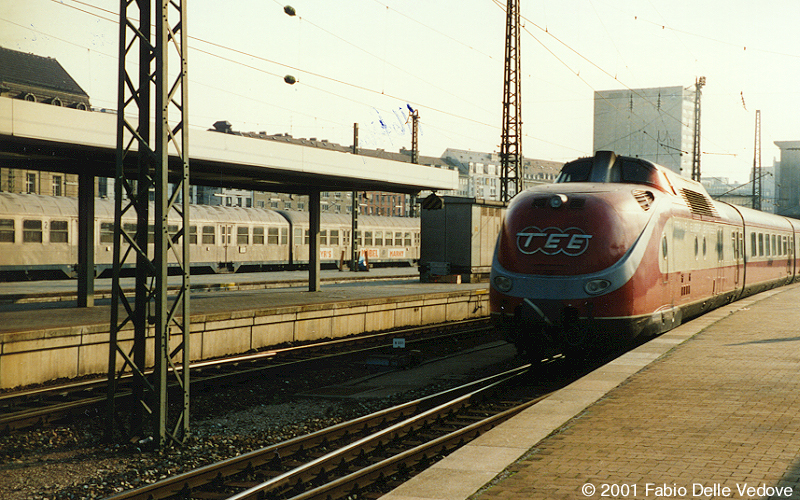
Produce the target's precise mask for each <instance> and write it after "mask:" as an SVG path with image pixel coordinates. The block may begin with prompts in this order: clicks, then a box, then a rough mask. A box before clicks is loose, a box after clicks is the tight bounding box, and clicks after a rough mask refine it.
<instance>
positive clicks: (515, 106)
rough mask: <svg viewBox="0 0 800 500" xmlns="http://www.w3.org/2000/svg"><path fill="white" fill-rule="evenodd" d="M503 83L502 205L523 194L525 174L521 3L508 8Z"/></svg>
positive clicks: (510, 3)
mask: <svg viewBox="0 0 800 500" xmlns="http://www.w3.org/2000/svg"><path fill="white" fill-rule="evenodd" d="M503 77H504V81H503V132H502V139H501V142H500V169H501V171H500V201H503V202H508V201H509V200H510V199H511V198H512V197H513V196H514V195H515V194H517V193H518V192H519V190H520V174H521V172H522V109H521V105H522V93H521V89H522V81H521V77H522V73H521V71H520V55H519V0H508V4H507V6H506V53H505V72H504V75H503Z"/></svg>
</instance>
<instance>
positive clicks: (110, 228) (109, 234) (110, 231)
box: [100, 222, 114, 243]
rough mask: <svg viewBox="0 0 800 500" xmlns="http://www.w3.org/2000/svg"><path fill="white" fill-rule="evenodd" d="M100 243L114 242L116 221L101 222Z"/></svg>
mask: <svg viewBox="0 0 800 500" xmlns="http://www.w3.org/2000/svg"><path fill="white" fill-rule="evenodd" d="M100 243H114V223H113V222H101V223H100Z"/></svg>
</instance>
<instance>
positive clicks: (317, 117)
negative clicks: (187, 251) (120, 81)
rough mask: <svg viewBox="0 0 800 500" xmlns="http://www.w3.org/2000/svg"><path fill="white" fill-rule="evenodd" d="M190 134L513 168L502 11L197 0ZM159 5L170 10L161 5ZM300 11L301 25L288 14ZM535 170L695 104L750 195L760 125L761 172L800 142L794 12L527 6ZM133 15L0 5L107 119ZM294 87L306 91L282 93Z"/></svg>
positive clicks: (704, 3)
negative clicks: (651, 104)
mask: <svg viewBox="0 0 800 500" xmlns="http://www.w3.org/2000/svg"><path fill="white" fill-rule="evenodd" d="M186 1H187V9H188V14H187V30H188V35H189V38H190V39H189V52H188V61H189V70H188V74H189V92H190V96H189V106H188V108H189V124H190V130H192V129H195V130H205V129H209V128H211V126H212V124H213V123H214V122H216V121H218V120H227V121H229V122H230V123H231V124H232V125H233V129H234V130H237V131H248V132H262V131H263V132H266V133H268V134H281V133H289V134H291V135H292V136H294V137H305V138H311V137H314V138H317V139H320V140H322V139H327V140H329V141H331V142H337V143H340V144H342V145H346V146H347V145H350V144H352V139H353V124H354V123H358V124H359V145H360V146H361V147H365V148H382V149H385V150H387V151H398V150H400V148H403V147H405V148H410V147H411V126H410V121H409V120H408V114H409V111H408V109H409V106H410V107H411V108H413V109H415V110H417V111H418V113H419V117H420V137H419V148H420V153H421V154H422V155H427V156H440V155H442V153H443V152H444V151H445V149H446V148H455V149H465V150H472V151H478V152H492V151H499V145H500V137H501V123H502V100H503V55H504V43H505V24H506V15H505V1H503V0H462V1H459V2H455V1H452V0H451V1H448V2H444V1H441V0H402V1H401V0H339V1H331V0H281V1H278V0H259V1H255V0H229V1H219V0H217V1H211V0H186ZM153 3H154V4H155V3H156V2H153ZM286 4H289V5H291V6H292V7H294V9H295V11H296V13H297V15H296V16H294V17H290V16H288V15H286V14H285V13H284V10H283V6H284V5H286ZM520 5H521V7H520V9H521V16H522V19H523V21H522V22H523V28H522V34H521V41H520V54H521V57H522V59H521V67H522V69H521V71H522V74H523V79H522V91H521V94H522V115H523V117H522V121H523V125H522V132H523V136H524V137H523V142H522V152H523V154H524V155H525V156H526V157H528V158H539V159H545V160H555V161H569V160H571V159H575V158H578V157H582V156H589V155H592V154H593V150H592V148H593V144H592V127H593V109H594V108H593V106H594V104H593V101H594V92H595V91H600V90H612V89H637V88H649V87H671V86H684V87H690V86H693V85H694V83H695V81H696V79H697V77H700V76H705V77H706V86H705V87H704V88H703V94H702V113H701V128H702V133H701V150H702V152H703V155H702V157H701V168H702V174H703V176H704V177H707V176H720V177H728V178H730V179H732V180H738V181H740V182H744V181H746V180H747V179H748V175H749V172H750V170H751V169H752V166H753V158H754V145H755V111H756V110H761V129H762V130H761V144H762V148H761V155H762V165H763V166H769V165H772V162H773V159H779V150H778V148H777V147H776V146H775V145H774V141H789V140H800V34H799V33H798V31H797V22H798V20H799V19H800V2H798V1H797V0H760V1H758V2H753V1H751V0H747V1H745V0H559V1H551V2H548V1H541V0H540V1H535V2H534V1H531V0H520ZM118 9H119V2H117V1H114V0H91V2H90V1H89V0H87V1H82V0H80V1H76V0H26V1H25V2H20V1H18V0H0V46H2V47H6V48H10V49H14V50H20V51H24V52H30V53H33V54H36V55H40V56H46V57H53V58H55V59H57V60H58V61H59V62H60V63H61V65H62V66H63V67H64V68H65V69H66V70H67V71H68V72H69V73H70V74H71V75H72V77H73V78H74V79H75V80H76V81H77V82H78V84H79V85H80V86H81V87H82V88H83V89H84V90H85V91H86V92H87V93H88V94H89V96H90V99H91V102H92V105H93V106H94V107H98V108H110V109H116V107H117V103H116V101H117V97H116V92H117V90H116V89H117V83H116V80H117V50H118V49H117V45H118V36H119V35H118V31H119V28H118V17H119V14H118ZM285 75H292V76H294V77H295V79H296V80H297V83H295V84H294V85H288V84H287V83H285V82H284V79H283V77H284V76H285Z"/></svg>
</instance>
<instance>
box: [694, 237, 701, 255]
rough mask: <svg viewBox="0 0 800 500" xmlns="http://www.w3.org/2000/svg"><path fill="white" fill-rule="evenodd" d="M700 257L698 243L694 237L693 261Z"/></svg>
mask: <svg viewBox="0 0 800 500" xmlns="http://www.w3.org/2000/svg"><path fill="white" fill-rule="evenodd" d="M699 255H700V244H699V243H698V240H697V236H695V237H694V259H695V260H697V258H698V256H699Z"/></svg>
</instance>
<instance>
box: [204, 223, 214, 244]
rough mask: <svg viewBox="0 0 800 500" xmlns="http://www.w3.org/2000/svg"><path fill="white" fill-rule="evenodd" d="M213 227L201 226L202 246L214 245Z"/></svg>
mask: <svg viewBox="0 0 800 500" xmlns="http://www.w3.org/2000/svg"><path fill="white" fill-rule="evenodd" d="M216 244H217V243H216V232H215V231H214V226H203V245H216Z"/></svg>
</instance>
